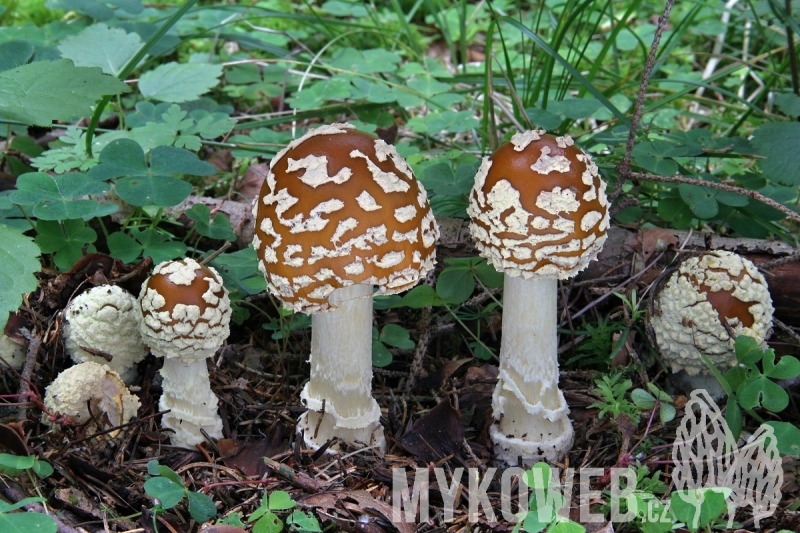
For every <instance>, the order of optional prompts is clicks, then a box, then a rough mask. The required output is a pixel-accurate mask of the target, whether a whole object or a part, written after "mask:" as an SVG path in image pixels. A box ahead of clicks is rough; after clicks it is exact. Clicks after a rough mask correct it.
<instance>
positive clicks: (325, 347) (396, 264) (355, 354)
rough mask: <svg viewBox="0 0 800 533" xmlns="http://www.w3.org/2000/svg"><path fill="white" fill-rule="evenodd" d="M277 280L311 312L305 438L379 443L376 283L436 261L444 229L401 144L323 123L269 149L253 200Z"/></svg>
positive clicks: (270, 281) (393, 281)
mask: <svg viewBox="0 0 800 533" xmlns="http://www.w3.org/2000/svg"><path fill="white" fill-rule="evenodd" d="M253 211H254V215H255V217H256V228H255V236H254V238H253V246H254V247H255V249H256V252H257V254H258V257H259V267H260V268H261V270H262V271H263V272H264V276H265V278H266V281H267V286H268V289H269V291H270V292H271V293H272V294H273V295H275V296H276V297H277V298H278V299H280V300H281V301H282V302H283V304H284V306H286V307H287V308H289V309H292V310H294V311H297V312H302V313H308V314H312V315H313V316H312V336H311V355H310V358H309V362H310V365H311V373H310V379H309V381H308V383H307V384H306V386H305V387H304V388H303V391H302V393H301V399H302V401H303V402H304V404H305V405H306V407H307V408H308V411H307V412H306V413H304V414H303V415H302V416H301V417H300V419H299V421H298V426H297V428H298V433H300V434H302V435H303V437H304V441H305V443H306V445H307V446H309V447H310V448H313V449H318V448H319V447H320V446H322V445H323V444H325V443H326V442H328V441H329V440H330V439H332V438H333V437H337V438H338V439H340V440H342V441H345V442H348V443H363V444H366V445H371V446H375V447H377V448H380V449H383V448H384V447H385V439H384V436H383V428H382V427H381V424H380V408H379V407H378V403H377V402H376V401H375V399H374V398H373V397H372V394H371V389H372V385H371V382H372V348H371V346H372V341H371V339H372V295H373V286H377V292H379V293H381V294H394V293H397V292H401V291H404V290H406V289H408V288H410V287H412V286H413V285H415V284H416V283H417V281H418V280H419V279H420V278H421V277H423V276H424V275H425V274H426V273H427V272H428V271H429V270H431V269H432V268H433V265H434V260H435V244H436V239H437V238H438V235H439V231H438V227H437V225H436V221H435V220H434V218H433V212H432V211H431V209H430V206H429V204H428V197H427V194H426V192H425V189H424V188H423V187H422V185H421V184H420V183H419V182H418V181H417V180H416V179H415V178H414V175H413V173H412V171H411V169H410V168H409V167H408V164H407V163H406V162H405V160H403V158H402V157H401V156H400V155H399V154H398V153H397V151H396V150H395V149H394V147H392V146H390V145H388V144H386V143H385V142H384V141H382V140H380V139H376V138H375V137H373V136H372V135H370V134H367V133H364V132H360V131H357V130H356V129H355V128H354V127H353V126H351V125H349V124H332V125H326V126H321V127H319V128H317V129H315V130H312V131H310V132H308V133H307V134H306V135H304V136H303V137H301V138H299V139H297V140H295V141H293V142H292V143H290V144H289V146H287V147H286V148H285V149H284V150H282V151H281V152H280V153H278V154H277V155H276V156H275V158H274V159H273V160H272V162H271V165H270V171H269V173H268V174H267V177H266V180H265V182H264V184H263V186H262V188H261V191H260V194H259V196H258V197H257V198H256V200H255V202H254V205H253Z"/></svg>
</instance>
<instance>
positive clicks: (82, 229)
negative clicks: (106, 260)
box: [35, 219, 97, 270]
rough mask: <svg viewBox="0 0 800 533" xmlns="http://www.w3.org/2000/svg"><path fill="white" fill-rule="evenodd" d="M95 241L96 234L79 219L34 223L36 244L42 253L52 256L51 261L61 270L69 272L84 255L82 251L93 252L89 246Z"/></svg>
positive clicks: (92, 247)
mask: <svg viewBox="0 0 800 533" xmlns="http://www.w3.org/2000/svg"><path fill="white" fill-rule="evenodd" d="M96 240H97V232H95V231H94V230H93V229H92V228H90V227H89V226H87V225H86V222H84V221H83V220H81V219H75V220H64V221H62V222H61V223H59V222H56V221H52V220H38V221H37V222H36V239H35V241H36V244H37V245H38V246H39V248H40V249H41V251H42V253H46V254H54V256H53V261H54V262H55V264H56V266H57V267H58V268H60V269H61V270H69V268H70V267H71V266H72V265H74V264H75V262H76V261H78V259H80V258H81V257H83V256H84V255H85V254H84V250H86V251H88V252H94V246H91V244H92V243H93V242H95V241H96Z"/></svg>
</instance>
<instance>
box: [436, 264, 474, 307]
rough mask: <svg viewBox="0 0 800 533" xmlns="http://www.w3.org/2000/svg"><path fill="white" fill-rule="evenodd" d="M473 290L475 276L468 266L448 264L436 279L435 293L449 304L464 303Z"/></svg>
mask: <svg viewBox="0 0 800 533" xmlns="http://www.w3.org/2000/svg"><path fill="white" fill-rule="evenodd" d="M474 290H475V278H474V277H473V275H472V271H471V270H470V269H469V268H463V267H461V266H458V267H454V266H448V267H446V268H445V269H444V270H442V272H441V274H439V277H438V279H437V280H436V294H438V295H439V297H440V298H441V299H442V300H444V301H445V302H447V303H448V304H450V305H458V304H461V303H464V302H466V301H467V299H469V297H470V296H472V292H473V291H474Z"/></svg>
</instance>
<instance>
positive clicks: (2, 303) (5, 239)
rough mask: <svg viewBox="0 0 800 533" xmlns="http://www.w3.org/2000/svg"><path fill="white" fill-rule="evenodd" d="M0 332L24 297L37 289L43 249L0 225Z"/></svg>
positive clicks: (15, 231)
mask: <svg viewBox="0 0 800 533" xmlns="http://www.w3.org/2000/svg"><path fill="white" fill-rule="evenodd" d="M0 242H1V243H3V245H2V246H0V264H1V265H3V268H2V270H0V331H2V330H3V328H4V327H5V325H6V321H8V314H9V313H11V312H14V311H16V310H17V309H18V308H19V306H20V305H21V304H22V295H23V294H26V293H29V292H32V291H34V290H35V289H36V286H37V280H36V277H35V276H34V273H36V272H38V271H39V270H40V268H41V265H40V264H39V255H40V253H41V252H40V250H39V248H38V247H37V246H36V244H34V242H33V241H32V240H31V238H30V237H27V236H25V235H23V234H22V232H21V231H18V230H16V229H13V228H10V227H8V226H6V225H4V224H0Z"/></svg>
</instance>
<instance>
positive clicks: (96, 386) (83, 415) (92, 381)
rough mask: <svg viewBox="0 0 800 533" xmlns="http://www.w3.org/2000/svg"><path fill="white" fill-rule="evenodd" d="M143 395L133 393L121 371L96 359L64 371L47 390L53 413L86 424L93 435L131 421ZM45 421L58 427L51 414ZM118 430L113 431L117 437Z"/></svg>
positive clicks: (45, 401)
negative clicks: (97, 361) (122, 377)
mask: <svg viewBox="0 0 800 533" xmlns="http://www.w3.org/2000/svg"><path fill="white" fill-rule="evenodd" d="M139 405H140V403H139V398H137V397H136V396H134V395H132V394H131V393H130V391H129V390H128V388H127V387H126V386H125V383H123V381H122V379H121V378H120V377H119V374H117V373H116V372H114V371H113V370H111V368H109V366H108V365H101V364H98V363H95V362H92V361H87V362H85V363H80V364H77V365H74V366H71V367H69V368H68V369H66V370H64V371H63V372H61V373H60V374H59V375H58V376H57V377H56V379H54V380H53V382H52V383H51V384H50V385H49V386H48V387H47V389H45V395H44V406H45V408H46V409H47V411H48V412H49V413H50V414H53V415H62V416H66V417H69V418H70V420H71V421H72V422H74V423H76V424H78V425H85V428H84V429H85V430H86V432H87V433H89V434H93V433H97V432H98V431H103V430H106V429H109V428H115V427H118V426H121V425H122V424H127V423H128V422H130V420H131V418H132V417H133V416H134V415H135V414H136V412H137V411H138V410H139ZM42 421H43V422H45V423H46V424H49V425H50V426H51V427H54V428H55V427H58V424H57V423H56V421H54V420H51V419H50V418H49V417H48V415H47V414H45V415H43V416H42ZM117 433H118V432H110V433H108V435H109V436H111V437H114V436H115V435H116V434H117Z"/></svg>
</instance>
